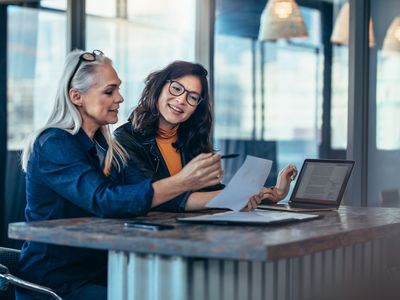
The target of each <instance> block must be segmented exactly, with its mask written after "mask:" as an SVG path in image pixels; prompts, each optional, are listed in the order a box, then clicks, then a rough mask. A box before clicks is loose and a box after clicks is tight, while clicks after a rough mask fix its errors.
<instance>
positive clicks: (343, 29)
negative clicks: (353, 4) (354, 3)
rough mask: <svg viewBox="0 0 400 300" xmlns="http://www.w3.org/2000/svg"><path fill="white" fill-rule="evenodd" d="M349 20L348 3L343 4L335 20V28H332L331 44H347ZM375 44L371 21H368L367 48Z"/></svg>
mask: <svg viewBox="0 0 400 300" xmlns="http://www.w3.org/2000/svg"><path fill="white" fill-rule="evenodd" d="M349 20H350V5H349V3H348V2H346V3H345V4H343V6H342V8H341V9H340V11H339V14H338V16H337V18H336V22H335V26H334V27H333V31H332V35H331V42H332V43H335V44H340V45H348V44H349ZM374 44H375V38H374V30H373V25H372V19H371V18H370V19H369V46H370V47H373V46H374Z"/></svg>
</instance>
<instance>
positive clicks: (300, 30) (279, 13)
mask: <svg viewBox="0 0 400 300" xmlns="http://www.w3.org/2000/svg"><path fill="white" fill-rule="evenodd" d="M307 36H308V34H307V29H306V26H305V24H304V20H303V16H302V15H301V12H300V9H299V6H298V5H297V3H296V1H294V0H269V1H268V2H267V5H266V6H265V8H264V10H263V12H262V14H261V20H260V31H259V34H258V39H259V40H260V41H264V40H278V39H290V38H305V37H307Z"/></svg>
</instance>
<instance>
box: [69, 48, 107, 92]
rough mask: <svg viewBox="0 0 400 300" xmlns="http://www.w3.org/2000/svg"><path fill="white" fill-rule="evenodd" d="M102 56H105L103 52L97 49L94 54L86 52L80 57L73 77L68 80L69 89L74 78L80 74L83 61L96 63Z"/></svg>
mask: <svg viewBox="0 0 400 300" xmlns="http://www.w3.org/2000/svg"><path fill="white" fill-rule="evenodd" d="M100 55H104V53H103V51H101V50H98V49H95V50H93V51H92V52H84V53H82V54H81V55H80V56H79V60H78V63H77V64H76V67H75V69H74V71H73V72H72V74H71V77H70V78H69V80H68V89H70V88H71V82H72V79H73V78H74V76H75V74H76V72H78V69H79V67H80V66H81V64H82V62H83V61H86V62H91V61H95V60H96V57H97V56H100Z"/></svg>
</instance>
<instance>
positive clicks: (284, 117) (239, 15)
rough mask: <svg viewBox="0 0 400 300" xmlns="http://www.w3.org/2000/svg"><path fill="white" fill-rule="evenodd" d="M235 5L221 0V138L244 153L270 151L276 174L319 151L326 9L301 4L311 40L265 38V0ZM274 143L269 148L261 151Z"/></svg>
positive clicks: (218, 127)
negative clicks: (322, 34) (322, 13)
mask: <svg viewBox="0 0 400 300" xmlns="http://www.w3.org/2000/svg"><path fill="white" fill-rule="evenodd" d="M236 2H237V1H236ZM236 4H237V3H236ZM233 5H234V3H230V2H226V1H217V12H216V16H217V20H216V26H215V28H216V29H215V30H216V31H215V56H214V68H215V69H214V73H215V94H214V96H215V105H214V107H215V116H216V121H215V132H214V139H215V145H216V147H217V148H220V149H225V148H226V146H227V145H229V147H230V149H240V150H237V151H246V149H247V150H248V152H247V153H241V154H253V155H254V154H258V155H260V154H261V155H264V158H267V159H271V160H273V161H274V165H275V174H271V175H272V176H275V177H276V175H277V174H276V171H277V170H279V169H281V168H283V167H284V166H286V165H287V164H288V163H295V164H296V165H297V166H298V167H299V168H300V167H301V164H302V162H303V160H304V158H306V157H317V156H318V146H319V142H320V130H321V116H322V62H323V55H322V54H321V51H320V47H321V46H320V44H321V41H320V22H321V20H320V16H319V15H320V13H319V11H318V10H316V9H309V8H302V13H303V15H304V19H305V22H306V24H307V26H308V28H307V29H308V31H309V38H308V39H306V40H300V39H297V40H291V41H283V40H279V41H277V42H259V41H257V36H258V28H259V25H258V24H254V23H255V21H254V20H257V18H258V20H259V18H260V14H261V11H262V9H263V8H264V4H262V5H261V6H260V7H258V6H257V5H255V4H254V3H253V7H251V8H248V9H246V10H245V9H243V10H242V11H237V10H235V9H233V7H232V6H233ZM248 5H250V4H249V3H248ZM248 5H247V4H246V7H248ZM255 11H258V12H259V14H255V13H254V12H255ZM249 14H255V15H249ZM235 144H236V146H235ZM241 144H243V145H246V146H240V145H241ZM267 148H268V149H270V150H269V152H268V151H264V152H263V153H261V152H260V151H261V149H267ZM223 163H224V164H225V165H224V168H225V174H226V176H225V179H226V180H229V178H230V176H231V175H232V174H233V173H234V172H235V171H236V170H230V166H229V165H228V164H231V163H232V162H223ZM239 166H240V163H238V164H237V165H236V166H235V167H239ZM271 175H270V176H271ZM271 183H273V184H274V183H275V180H273V181H272V182H271Z"/></svg>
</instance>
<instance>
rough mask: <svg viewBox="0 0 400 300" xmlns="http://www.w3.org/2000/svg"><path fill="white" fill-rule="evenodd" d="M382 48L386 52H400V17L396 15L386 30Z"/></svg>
mask: <svg viewBox="0 0 400 300" xmlns="http://www.w3.org/2000/svg"><path fill="white" fill-rule="evenodd" d="M382 50H383V51H385V52H400V17H396V18H395V19H394V20H393V21H392V24H390V26H389V29H388V30H387V32H386V36H385V39H384V40H383V47H382Z"/></svg>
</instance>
